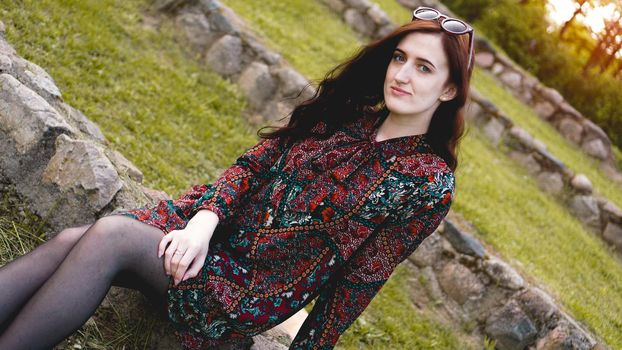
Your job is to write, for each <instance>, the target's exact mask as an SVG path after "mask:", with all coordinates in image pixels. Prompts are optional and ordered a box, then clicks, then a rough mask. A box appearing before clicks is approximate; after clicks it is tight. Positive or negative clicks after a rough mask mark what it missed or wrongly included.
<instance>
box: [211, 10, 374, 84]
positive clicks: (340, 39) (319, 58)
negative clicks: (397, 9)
mask: <svg viewBox="0 0 622 350" xmlns="http://www.w3.org/2000/svg"><path fill="white" fill-rule="evenodd" d="M223 3H224V4H225V5H227V6H228V7H230V8H231V9H232V10H233V11H235V12H236V13H237V14H238V15H239V16H240V17H242V18H243V19H244V20H245V21H246V23H249V24H250V26H251V27H252V29H253V30H254V31H255V32H256V33H257V34H258V35H260V36H261V37H262V38H263V39H265V44H266V45H267V46H268V47H271V48H273V49H276V51H277V52H279V53H280V54H281V55H283V57H284V58H285V59H286V60H287V61H288V62H289V63H290V64H291V65H292V66H293V67H294V68H295V69H297V70H298V71H299V72H300V73H302V74H303V75H305V76H306V77H307V78H308V79H310V80H314V81H315V80H320V79H322V78H323V77H324V75H325V74H326V72H327V71H328V70H329V69H330V68H332V67H333V66H335V65H337V64H338V63H340V62H341V61H343V60H344V59H345V58H346V57H349V56H350V55H352V54H354V52H355V51H356V49H357V48H358V47H359V46H360V45H361V44H362V43H363V39H362V38H361V37H360V36H358V35H357V34H356V33H355V32H354V31H353V30H352V29H350V27H348V26H347V25H345V23H343V22H342V21H341V20H340V18H339V16H338V15H336V14H335V13H334V12H333V11H331V10H330V9H329V8H328V7H327V6H325V5H323V4H319V3H318V2H316V1H279V0H265V1H261V5H258V3H256V2H254V1H246V0H223ZM318 39H319V40H318Z"/></svg>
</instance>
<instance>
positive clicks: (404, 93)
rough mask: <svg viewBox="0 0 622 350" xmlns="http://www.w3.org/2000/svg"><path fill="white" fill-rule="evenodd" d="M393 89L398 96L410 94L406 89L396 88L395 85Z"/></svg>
mask: <svg viewBox="0 0 622 350" xmlns="http://www.w3.org/2000/svg"><path fill="white" fill-rule="evenodd" d="M391 91H393V94H394V95H397V96H408V95H410V93H409V92H406V91H404V90H401V89H399V88H396V87H394V86H391Z"/></svg>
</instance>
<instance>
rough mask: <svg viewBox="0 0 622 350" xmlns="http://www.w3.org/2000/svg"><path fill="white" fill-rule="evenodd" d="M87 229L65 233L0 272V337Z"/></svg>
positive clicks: (68, 229) (77, 229) (70, 229)
mask: <svg viewBox="0 0 622 350" xmlns="http://www.w3.org/2000/svg"><path fill="white" fill-rule="evenodd" d="M90 226H91V224H89V225H84V226H79V227H71V228H67V229H64V230H62V231H61V232H60V233H59V234H58V235H56V236H54V237H53V238H51V239H49V240H48V241H46V242H44V243H42V244H40V245H39V246H37V247H36V248H35V249H33V250H32V251H30V252H28V253H27V254H25V255H22V256H20V257H18V258H17V259H15V260H13V261H11V262H10V263H8V264H6V265H4V266H2V267H1V268H0V286H2V288H0V334H1V333H2V331H3V329H4V328H5V326H6V325H7V323H8V321H9V320H10V319H11V318H12V317H13V316H14V315H15V314H16V313H17V312H18V311H19V308H20V307H21V306H22V305H23V304H24V303H25V302H26V301H27V300H28V299H29V298H30V297H31V296H32V294H34V292H35V291H36V290H37V289H38V288H39V287H40V286H41V285H42V284H43V283H44V282H45V281H46V280H47V279H48V278H49V277H50V276H51V275H52V274H53V273H54V271H56V268H57V267H58V265H60V263H61V262H62V261H63V259H65V257H66V256H67V254H69V251H70V250H71V248H73V246H74V245H75V244H76V243H77V242H78V240H79V239H80V237H82V234H83V233H84V232H85V231H86V230H87V229H88V228H89V227H90Z"/></svg>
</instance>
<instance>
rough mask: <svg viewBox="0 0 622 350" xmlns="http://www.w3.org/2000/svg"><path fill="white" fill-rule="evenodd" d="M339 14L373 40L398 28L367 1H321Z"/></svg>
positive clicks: (380, 10) (375, 6) (374, 5)
mask: <svg viewBox="0 0 622 350" xmlns="http://www.w3.org/2000/svg"><path fill="white" fill-rule="evenodd" d="M321 1H322V2H323V3H324V4H326V5H327V6H328V7H330V8H331V9H332V10H333V11H335V12H337V13H338V14H339V15H340V16H341V17H342V19H343V21H344V22H346V23H347V24H348V25H349V26H350V27H352V29H354V30H355V31H356V32H358V33H359V34H362V35H363V36H366V37H370V38H372V39H376V38H382V37H384V36H385V35H387V34H389V33H390V32H391V31H393V30H394V29H395V28H396V25H395V24H393V23H392V22H391V19H390V18H389V16H387V14H386V13H384V11H382V9H381V8H380V6H378V4H374V3H373V2H370V1H366V0H321Z"/></svg>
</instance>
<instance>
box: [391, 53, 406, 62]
mask: <svg viewBox="0 0 622 350" xmlns="http://www.w3.org/2000/svg"><path fill="white" fill-rule="evenodd" d="M393 59H394V60H396V61H398V62H403V59H404V56H402V55H400V54H397V53H396V54H394V55H393Z"/></svg>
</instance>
